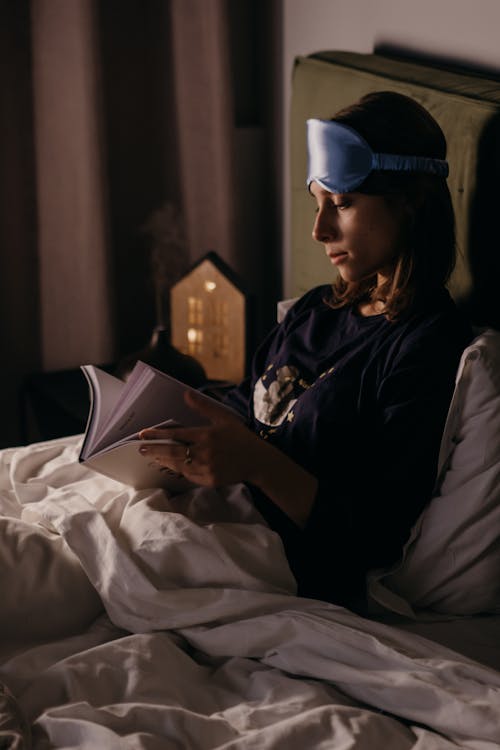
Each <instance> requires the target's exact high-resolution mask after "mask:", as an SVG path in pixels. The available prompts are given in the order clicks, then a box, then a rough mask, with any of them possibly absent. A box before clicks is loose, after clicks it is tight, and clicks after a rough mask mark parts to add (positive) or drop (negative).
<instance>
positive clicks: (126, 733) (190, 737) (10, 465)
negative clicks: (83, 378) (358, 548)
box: [0, 438, 500, 750]
mask: <svg viewBox="0 0 500 750" xmlns="http://www.w3.org/2000/svg"><path fill="white" fill-rule="evenodd" d="M78 449H79V438H68V439H65V440H58V441H52V442H48V443H40V444H37V445H34V446H30V447H27V448H19V449H9V450H6V451H3V452H1V453H0V513H1V514H2V516H1V517H0V566H1V569H0V582H1V592H2V602H3V604H2V612H1V623H0V635H1V637H2V641H1V667H0V680H1V681H2V682H3V683H4V685H5V686H6V687H7V688H8V689H9V690H10V691H11V693H12V694H13V696H14V699H15V701H11V703H10V704H9V706H10V708H9V706H7V707H4V710H3V713H2V705H3V704H2V702H1V701H0V747H2V748H3V747H4V745H2V737H3V738H4V740H5V741H7V738H8V739H9V740H10V741H11V742H12V743H14V739H13V738H15V737H17V738H18V742H19V743H20V744H18V746H17V747H28V745H27V744H25V745H23V744H22V742H23V741H22V740H21V737H23V736H24V737H25V738H26V736H27V734H26V727H24V729H23V726H22V725H23V715H24V718H25V723H26V724H27V725H28V726H29V727H30V730H31V735H32V742H33V747H35V748H89V750H90V748H110V749H114V748H120V749H121V748H130V749H132V748H133V749H134V750H136V749H137V750H139V749H141V750H142V749H144V750H170V748H172V749H173V748H176V749H177V748H187V749H188V750H198V749H200V750H201V749H203V750H204V749H205V748H207V749H208V748H219V749H222V748H224V750H226V749H229V748H245V749H247V748H248V749H250V748H252V749H253V750H261V749H262V750H267V749H268V748H269V749H270V748H273V750H274V749H278V748H280V749H281V748H283V750H285V749H286V750H295V749H297V750H307V749H309V748H329V749H330V748H339V749H340V750H348V749H350V748H355V749H356V750H374V749H378V748H380V749H381V750H392V749H394V750H406V748H413V749H414V750H424V749H425V750H434V749H436V750H437V749H438V748H443V750H445V749H446V748H450V749H451V748H471V749H473V750H493V748H500V673H498V672H495V671H493V670H490V669H488V668H486V667H483V666H481V665H480V664H478V663H475V662H473V661H469V660H467V659H466V658H465V657H463V656H460V655H459V654H457V653H455V652H453V651H448V650H446V649H444V648H443V647H442V646H438V645H437V644H435V643H433V642H431V641H427V640H425V639H423V638H419V637H418V636H415V635H412V634H410V633H404V632H402V631H400V630H398V629H396V628H390V627H388V626H386V625H382V624H379V623H376V622H373V621H371V620H367V619H363V618H361V617H358V616H356V615H354V614H353V613H351V612H349V611H347V610H345V609H342V608H340V607H335V606H332V605H329V604H326V603H323V602H319V601H313V600H307V599H303V598H299V597H296V596H295V584H294V580H293V578H292V576H291V573H290V571H289V569H288V566H287V563H286V559H285V556H284V553H283V549H282V546H281V542H280V540H279V538H278V537H277V536H276V535H275V534H274V533H273V532H272V531H270V530H269V529H268V528H267V527H266V526H265V524H264V523H263V521H262V519H261V518H260V516H259V515H258V514H257V512H256V511H255V510H254V509H253V507H252V505H251V503H250V501H249V498H248V496H247V493H246V490H245V488H244V487H243V486H241V485H235V486H232V487H230V488H228V489H227V490H225V491H219V492H216V491H207V490H201V489H200V490H195V491H192V492H190V493H188V494H186V495H183V496H180V497H177V498H173V499H172V498H171V499H169V498H167V497H166V496H165V494H164V493H163V492H162V491H160V490H154V491H140V492H136V491H134V490H131V489H129V488H127V487H125V486H123V485H121V484H119V483H117V482H114V481H113V480H109V479H106V478H104V477H101V476H99V475H97V474H94V473H93V472H91V471H90V470H88V469H84V468H83V467H81V466H80V465H79V464H78V463H77V461H76V456H77V455H78ZM332 575H342V571H332ZM96 592H97V594H98V595H97V594H96ZM0 697H1V695H0ZM11 704H13V705H14V708H12V705H11ZM2 730H3V732H4V733H3V734H2ZM23 732H24V735H23ZM25 742H26V740H25ZM5 747H15V745H14V744H11V745H8V744H6V745H5Z"/></svg>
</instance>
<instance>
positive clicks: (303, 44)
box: [281, 0, 500, 296]
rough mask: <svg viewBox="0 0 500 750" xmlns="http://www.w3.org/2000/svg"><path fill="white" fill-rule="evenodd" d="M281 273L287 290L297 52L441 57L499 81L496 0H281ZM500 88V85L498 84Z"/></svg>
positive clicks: (499, 20)
mask: <svg viewBox="0 0 500 750" xmlns="http://www.w3.org/2000/svg"><path fill="white" fill-rule="evenodd" d="M282 13H283V26H282V33H283V41H282V44H283V49H282V62H283V79H282V81H283V83H282V92H281V96H282V101H283V125H282V127H283V171H282V175H283V189H282V196H283V207H282V216H283V228H282V235H283V245H282V248H283V250H282V252H283V275H284V290H283V291H284V296H287V293H288V292H287V290H288V288H289V280H288V273H289V269H288V258H287V247H288V245H289V238H290V206H289V163H288V129H287V125H288V123H287V114H288V111H289V106H290V94H291V74H292V69H293V60H294V58H295V57H296V56H297V55H308V54H310V53H312V52H318V51H320V50H328V49H330V50H334V49H338V50H340V49H344V50H351V51H353V52H363V53H370V52H383V51H388V50H392V51H394V52H398V53H400V54H408V55H412V56H416V57H422V58H427V59H430V60H435V61H438V62H439V61H442V62H443V64H450V63H451V64H455V65H461V66H463V67H465V68H468V69H470V70H475V71H478V72H485V73H488V74H494V75H495V76H497V75H498V76H499V78H500V45H499V44H498V29H499V28H500V2H498V0H476V2H475V3H470V2H469V0H418V2H416V1H415V0H349V2H346V1H345V0H283V10H282ZM499 85H500V83H499Z"/></svg>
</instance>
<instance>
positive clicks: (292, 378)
mask: <svg viewBox="0 0 500 750" xmlns="http://www.w3.org/2000/svg"><path fill="white" fill-rule="evenodd" d="M307 388H309V384H308V383H307V382H306V381H305V380H303V379H302V378H301V377H300V373H299V371H298V369H297V368H296V367H293V366H292V365H283V366H282V367H278V368H275V366H274V365H269V367H268V368H267V370H266V372H265V373H264V375H262V377H260V378H259V379H258V381H257V382H256V384H255V388H254V392H253V409H254V414H255V417H256V419H258V420H259V422H262V424H265V425H268V426H270V427H276V426H278V425H280V424H282V423H283V422H284V421H285V419H288V420H289V421H291V420H292V419H293V411H292V409H293V406H294V405H295V404H296V403H297V399H298V398H299V396H301V395H302V393H304V391H305V390H306V389H307Z"/></svg>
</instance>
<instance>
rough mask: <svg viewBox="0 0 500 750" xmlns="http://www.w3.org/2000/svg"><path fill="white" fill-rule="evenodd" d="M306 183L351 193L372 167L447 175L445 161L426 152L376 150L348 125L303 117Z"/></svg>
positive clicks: (335, 191) (336, 191)
mask: <svg viewBox="0 0 500 750" xmlns="http://www.w3.org/2000/svg"><path fill="white" fill-rule="evenodd" d="M307 149H308V155H309V166H308V171H307V187H308V188H309V186H310V185H311V182H313V181H314V182H317V183H318V184H319V185H321V187H322V188H324V189H325V190H328V192H330V193H352V192H353V191H354V190H356V188H357V187H359V186H360V185H361V183H362V182H364V180H366V178H367V177H368V175H369V174H370V172H372V171H373V170H390V171H397V172H424V173H426V174H432V175H437V176H439V177H447V176H448V162H447V161H445V160H444V159H432V158H430V157H426V156H404V155H399V154H376V153H374V152H373V151H372V149H371V148H370V146H369V145H368V143H367V142H366V141H365V139H364V138H363V137H362V136H361V135H359V133H357V132H356V131H355V130H354V129H353V128H351V127H350V126H349V125H344V124H342V123H340V122H335V121H334V120H316V119H314V120H307Z"/></svg>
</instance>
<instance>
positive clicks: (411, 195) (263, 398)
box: [141, 92, 471, 607]
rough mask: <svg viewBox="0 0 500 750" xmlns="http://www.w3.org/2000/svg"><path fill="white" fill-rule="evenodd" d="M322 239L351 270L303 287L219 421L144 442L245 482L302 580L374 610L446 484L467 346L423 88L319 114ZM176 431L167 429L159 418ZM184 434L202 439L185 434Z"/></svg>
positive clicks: (181, 461)
mask: <svg viewBox="0 0 500 750" xmlns="http://www.w3.org/2000/svg"><path fill="white" fill-rule="evenodd" d="M308 148H309V176H308V186H309V190H310V193H311V196H312V199H313V200H314V201H315V204H316V218H315V221H314V226H313V237H314V239H315V240H317V241H318V242H319V243H321V244H322V245H323V246H324V249H325V251H326V254H327V256H328V257H329V258H330V260H331V263H332V264H333V265H334V266H335V267H336V268H337V269H338V279H337V281H336V282H335V283H334V285H333V287H332V286H331V285H325V286H321V287H318V288H316V289H313V290H311V291H310V292H308V293H307V294H305V295H304V296H303V297H302V298H301V299H300V300H299V301H298V302H296V304H295V305H294V306H293V307H292V309H291V310H290V311H289V312H288V314H287V316H286V318H285V320H284V321H283V323H282V324H281V325H280V326H278V327H277V328H276V329H275V330H274V331H272V333H271V334H270V335H269V337H268V338H267V340H266V341H265V342H264V343H263V345H262V346H261V347H260V349H259V350H258V352H257V353H256V355H255V357H254V360H253V366H252V374H251V377H250V378H249V379H248V380H247V381H245V382H244V383H243V384H242V385H240V386H239V387H238V388H235V389H234V390H233V391H232V392H230V394H229V395H228V397H227V403H228V404H229V405H231V406H232V407H233V408H235V409H236V410H237V411H239V412H240V413H241V414H242V415H243V416H244V417H245V423H242V422H241V421H240V420H238V419H237V418H233V417H232V416H228V415H227V413H226V412H225V411H224V412H223V411H222V410H219V408H218V407H217V405H215V406H210V405H209V406H207V405H206V404H205V403H204V402H201V400H200V401H199V402H198V399H197V398H196V397H194V398H192V399H191V401H190V405H191V406H193V407H194V408H196V409H198V410H199V411H200V412H201V413H203V414H205V415H206V416H208V417H210V419H211V422H212V424H211V426H209V427H202V428H192V429H181V428H179V429H173V430H170V431H169V436H170V437H173V438H175V439H176V440H179V441H182V443H183V444H184V445H176V446H165V445H162V446H158V447H156V446H144V448H141V452H143V453H144V455H146V456H148V458H149V459H150V457H151V456H152V457H154V458H155V459H156V460H157V461H158V462H159V463H161V464H162V465H165V466H168V467H170V468H172V469H175V470H177V471H181V472H182V473H183V474H185V476H186V477H187V478H189V479H192V480H193V481H195V482H198V483H199V484H201V485H207V486H214V485H221V484H226V483H232V482H239V481H242V482H246V483H247V484H248V485H249V486H250V488H251V490H252V493H253V497H254V500H255V503H256V505H257V507H258V509H259V510H260V512H261V513H262V515H263V516H264V517H265V519H266V520H267V522H268V523H269V524H270V525H271V527H272V528H274V529H275V530H276V531H277V532H278V533H279V534H280V536H281V538H282V540H283V543H284V546H285V550H286V552H287V556H288V559H289V562H290V565H291V568H292V570H293V572H294V574H295V576H296V578H297V581H298V587H299V593H300V594H302V595H305V596H312V597H316V598H321V599H326V600H328V601H332V602H335V603H340V604H343V605H348V606H351V607H359V606H361V605H360V602H361V601H362V597H363V593H364V582H365V577H366V573H367V571H368V570H370V569H372V568H376V567H380V566H385V565H387V564H390V563H392V562H394V561H395V560H397V558H398V556H399V554H400V552H401V549H402V546H403V544H404V542H405V540H406V539H407V538H408V535H409V532H410V529H411V526H412V525H413V523H414V522H415V520H416V519H417V517H418V515H419V514H420V513H421V511H422V509H423V508H424V506H425V504H426V503H427V502H428V501H429V499H430V498H431V494H432V490H433V485H434V482H435V475H436V466H437V456H438V451H439V444H440V438H441V434H442V430H443V427H444V422H445V419H446V414H447V409H448V405H449V402H450V398H451V394H452V390H453V385H454V376H455V372H456V369H457V366H458V362H459V358H460V355H461V352H462V351H463V349H464V347H465V346H466V345H467V344H468V342H469V340H470V338H471V332H470V329H469V327H468V325H467V324H466V323H465V322H464V321H463V320H462V318H461V316H460V314H459V312H458V311H457V309H456V308H455V305H454V303H453V302H452V300H451V298H450V296H449V294H448V292H447V291H446V290H445V284H446V281H447V279H448V277H449V275H450V273H451V271H452V269H453V266H454V261H455V236H454V218H453V210H452V206H451V199H450V194H449V191H448V187H447V184H446V174H447V164H446V162H445V161H444V160H445V158H446V142H445V139H444V136H443V133H442V131H441V129H440V128H439V126H438V124H437V123H436V122H435V121H434V119H433V118H432V117H431V116H430V114H429V113H428V112H427V111H426V110H425V109H424V108H423V107H421V106H420V105H419V104H417V103H416V102H415V101H413V100H412V99H409V98H408V97H405V96H402V95H399V94H396V93H392V92H377V93H373V94H369V95H368V96H365V97H363V98H362V99H361V100H360V101H359V102H358V103H356V104H355V105H353V106H351V107H348V108H346V109H344V110H342V111H341V112H339V113H337V115H336V116H335V117H334V118H333V120H331V121H323V120H310V121H309V122H308ZM142 436H143V437H148V438H151V437H161V436H164V433H163V432H162V431H154V430H153V431H151V430H149V431H144V433H142ZM186 446H187V447H186Z"/></svg>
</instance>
